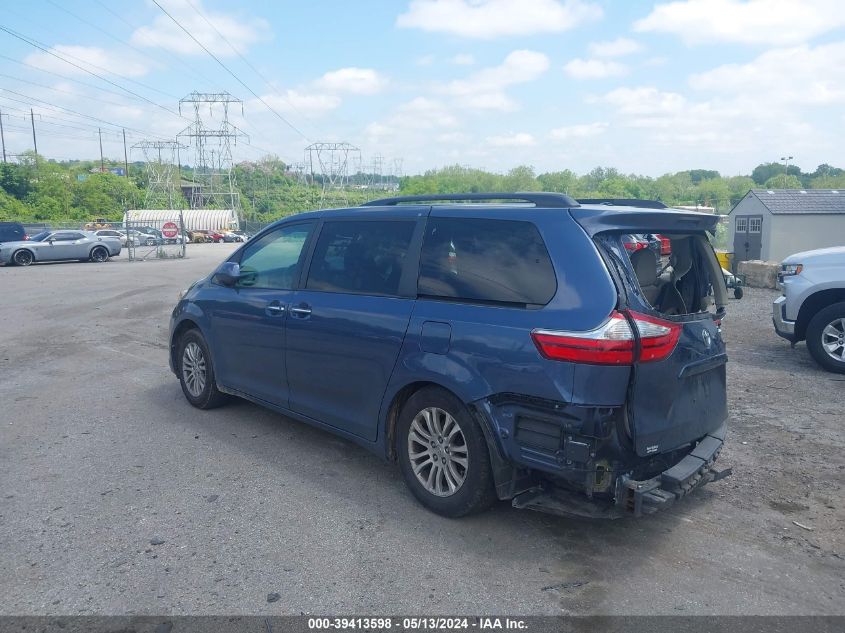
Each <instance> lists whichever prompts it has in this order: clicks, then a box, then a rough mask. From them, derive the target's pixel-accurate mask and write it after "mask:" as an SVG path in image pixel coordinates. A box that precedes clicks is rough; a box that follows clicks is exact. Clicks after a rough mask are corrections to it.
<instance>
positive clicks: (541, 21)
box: [396, 0, 603, 39]
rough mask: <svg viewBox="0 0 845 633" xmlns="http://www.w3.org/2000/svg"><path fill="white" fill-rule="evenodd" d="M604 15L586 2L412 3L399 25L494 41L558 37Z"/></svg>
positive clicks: (496, 0) (468, 0)
mask: <svg viewBox="0 0 845 633" xmlns="http://www.w3.org/2000/svg"><path fill="white" fill-rule="evenodd" d="M602 15H603V11H602V9H601V7H600V6H598V5H597V4H595V3H593V2H586V1H584V0H565V1H560V0H412V1H411V4H410V6H409V7H408V11H407V12H406V13H403V14H401V15H400V16H399V17H398V18H397V19H396V25H397V26H399V27H402V28H418V29H422V30H424V31H435V32H445V33H451V34H453V35H458V36H461V37H471V38H477V39H493V38H496V37H502V36H510V35H531V34H535V33H559V32H561V31H566V30H568V29H572V28H574V27H576V26H578V25H579V24H582V23H584V22H588V21H591V20H597V19H599V18H601V17H602Z"/></svg>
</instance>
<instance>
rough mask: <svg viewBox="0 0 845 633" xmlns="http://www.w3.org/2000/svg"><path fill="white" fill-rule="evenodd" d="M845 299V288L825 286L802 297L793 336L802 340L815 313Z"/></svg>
mask: <svg viewBox="0 0 845 633" xmlns="http://www.w3.org/2000/svg"><path fill="white" fill-rule="evenodd" d="M840 301H845V288H827V289H825V290H819V291H818V292H814V293H813V294H811V295H810V296H809V297H807V298H806V299H804V302H803V303H802V304H801V308H800V309H799V310H798V318H797V319H795V337H796V340H799V341H802V340H804V339H806V337H807V326H808V325H809V323H810V321H811V320H812V318H813V317H814V316H815V315H816V313H817V312H818V311H819V310H821V309H823V308H826V307H827V306H829V305H833V304H834V303H839V302H840Z"/></svg>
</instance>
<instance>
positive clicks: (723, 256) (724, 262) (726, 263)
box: [716, 251, 734, 270]
mask: <svg viewBox="0 0 845 633" xmlns="http://www.w3.org/2000/svg"><path fill="white" fill-rule="evenodd" d="M716 259H718V260H719V265H720V266H721V267H722V268H724V269H725V270H732V268H731V264H732V263H733V259H734V254H733V253H728V252H727V251H716Z"/></svg>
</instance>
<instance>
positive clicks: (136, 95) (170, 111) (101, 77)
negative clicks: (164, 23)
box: [0, 0, 182, 118]
mask: <svg viewBox="0 0 845 633" xmlns="http://www.w3.org/2000/svg"><path fill="white" fill-rule="evenodd" d="M153 1H154V2H155V0H153ZM0 31H5V32H6V33H8V34H9V35H11V36H12V37H14V38H17V39H19V40H21V41H22V42H25V43H27V44H29V45H30V46H34V47H35V48H37V49H39V50H41V51H44V52H45V53H47V54H48V55H52V56H53V57H55V58H56V59H60V60H61V61H63V62H65V63H66V64H70V65H71V66H73V67H75V68H78V69H79V70H81V71H83V72H86V73H88V74H89V75H92V76H94V77H96V78H97V79H100V80H101V81H105V82H106V83H108V84H111V85H112V86H114V87H115V88H118V89H119V90H124V91H125V92H127V93H129V94H131V95H134V96H135V97H137V98H139V99H143V100H144V101H146V102H147V103H150V104H152V105H154V106H155V107H157V108H160V109H162V110H164V111H165V112H167V113H169V114H172V115H174V116H178V117H180V118H182V117H181V115H180V114H179V113H178V112H176V111H175V110H171V109H170V108H167V107H166V106H163V105H161V104H159V103H156V102H155V101H152V100H151V99H148V98H147V97H145V96H143V95H140V94H138V93H137V92H134V91H132V90H130V89H129V88H125V87H124V86H121V85H120V84H118V83H115V82H114V81H112V80H111V79H107V78H106V77H103V76H102V75H98V74H97V73H95V72H93V71H91V70H88V69H87V68H84V67H83V66H80V65H79V64H75V63H74V62H72V61H70V60H68V59H65V58H64V57H62V56H61V55H59V54H57V53H55V52H53V51H52V50H49V49H47V48H45V47H44V46H42V45H40V44H38V43H37V42H36V41H34V40H31V39H29V38H27V37H26V36H24V35H21V34H18V33H16V32H14V31H12V30H11V29H9V28H7V27H5V26H2V25H0ZM90 65H91V66H94V65H93V64H90ZM94 67H95V68H98V67H97V66H94ZM106 72H108V71H106ZM118 76H120V75H118ZM129 81H132V80H129ZM133 83H138V82H133ZM141 85H143V84H141ZM145 87H146V86H145ZM153 90H156V92H161V91H160V90H157V89H155V88H153ZM162 94H165V95H166V94H167V93H164V92H162Z"/></svg>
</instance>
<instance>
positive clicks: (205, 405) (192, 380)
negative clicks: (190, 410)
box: [177, 330, 226, 409]
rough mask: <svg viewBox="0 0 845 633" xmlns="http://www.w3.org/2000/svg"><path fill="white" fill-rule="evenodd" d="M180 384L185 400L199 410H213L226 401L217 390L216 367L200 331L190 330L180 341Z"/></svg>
mask: <svg viewBox="0 0 845 633" xmlns="http://www.w3.org/2000/svg"><path fill="white" fill-rule="evenodd" d="M178 354H179V355H178V356H177V359H178V369H179V383H180V384H181V385H182V393H183V394H185V399H186V400H187V401H188V402H190V403H191V404H192V405H193V406H195V407H196V408H197V409H213V408H215V407H219V406H220V405H221V404H223V403H224V402H225V400H226V396H225V394H223V393H222V392H220V391H219V390H218V389H217V383H216V381H215V378H214V365H213V364H212V362H211V354H209V353H208V346H207V345H206V343H205V339H204V338H203V336H202V334H200V332H199V331H198V330H188V331H187V332H185V333H184V334H183V335H182V337H181V338H180V339H179V347H178Z"/></svg>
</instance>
